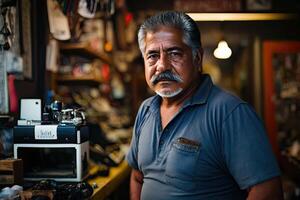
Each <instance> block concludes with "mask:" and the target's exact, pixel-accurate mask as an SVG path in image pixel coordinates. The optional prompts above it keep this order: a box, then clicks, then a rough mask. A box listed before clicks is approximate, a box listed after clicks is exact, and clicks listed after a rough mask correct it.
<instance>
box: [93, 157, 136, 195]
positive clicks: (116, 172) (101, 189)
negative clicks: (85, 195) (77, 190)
mask: <svg viewBox="0 0 300 200" xmlns="http://www.w3.org/2000/svg"><path fill="white" fill-rule="evenodd" d="M130 172H131V168H130V167H129V165H128V163H127V162H126V161H125V160H124V161H123V162H122V163H121V164H120V165H118V166H117V167H111V168H110V172H109V176H107V177H100V176H99V177H96V178H93V179H90V180H89V181H88V183H89V184H90V185H95V184H97V186H98V187H97V188H95V189H94V193H93V195H92V198H91V199H95V200H104V199H106V198H107V197H108V196H110V195H111V194H112V193H113V192H114V191H115V190H116V189H117V188H118V187H119V186H120V184H122V182H124V180H125V179H126V178H128V177H129V175H130ZM125 184H128V183H125Z"/></svg>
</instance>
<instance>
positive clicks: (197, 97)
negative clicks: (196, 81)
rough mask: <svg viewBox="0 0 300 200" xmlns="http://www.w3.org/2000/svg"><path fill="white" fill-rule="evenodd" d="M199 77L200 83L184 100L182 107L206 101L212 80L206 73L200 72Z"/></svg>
mask: <svg viewBox="0 0 300 200" xmlns="http://www.w3.org/2000/svg"><path fill="white" fill-rule="evenodd" d="M201 79H202V80H201V83H200V85H199V86H198V88H197V90H196V92H195V93H194V95H192V96H191V97H190V98H189V99H187V100H186V101H185V103H184V105H183V107H186V106H189V105H195V104H205V103H206V102H207V99H208V96H209V93H210V91H211V88H212V86H213V82H212V80H211V78H210V76H209V75H208V74H202V75H201Z"/></svg>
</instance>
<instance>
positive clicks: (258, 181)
mask: <svg viewBox="0 0 300 200" xmlns="http://www.w3.org/2000/svg"><path fill="white" fill-rule="evenodd" d="M280 175H281V174H280V172H273V173H270V174H268V175H265V176H261V177H259V178H257V179H255V180H252V181H249V182H248V183H245V184H242V185H240V189H242V190H245V189H247V188H249V187H251V186H254V185H257V184H259V183H263V182H265V181H268V180H270V179H272V178H275V177H280Z"/></svg>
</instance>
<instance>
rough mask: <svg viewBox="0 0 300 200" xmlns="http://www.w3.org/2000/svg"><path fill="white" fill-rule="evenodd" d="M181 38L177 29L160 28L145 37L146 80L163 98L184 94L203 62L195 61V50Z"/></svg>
mask: <svg viewBox="0 0 300 200" xmlns="http://www.w3.org/2000/svg"><path fill="white" fill-rule="evenodd" d="M182 36H183V35H182V33H181V31H180V30H178V29H176V28H172V27H161V28H159V29H158V30H156V31H155V32H149V33H147V34H146V37H145V51H144V61H145V77H146V81H147V83H148V85H149V87H150V88H151V89H152V90H153V91H155V92H156V93H157V94H159V95H160V96H162V97H174V96H176V95H177V94H179V93H181V91H184V90H185V89H187V88H188V87H189V86H190V84H191V83H192V82H193V81H194V80H195V78H196V77H197V75H198V66H199V64H200V63H199V60H200V59H197V61H194V59H193V55H192V49H191V48H190V47H189V46H187V45H186V44H185V43H184V42H183V37H182ZM198 56H199V55H198ZM200 56H201V55H200ZM164 74H166V76H161V75H164Z"/></svg>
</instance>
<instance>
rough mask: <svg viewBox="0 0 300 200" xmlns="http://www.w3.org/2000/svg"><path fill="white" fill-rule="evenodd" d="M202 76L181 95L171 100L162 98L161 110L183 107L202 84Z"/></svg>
mask: <svg viewBox="0 0 300 200" xmlns="http://www.w3.org/2000/svg"><path fill="white" fill-rule="evenodd" d="M201 79H202V76H201V75H198V76H197V78H195V79H194V81H193V82H192V83H191V85H190V86H189V87H188V88H186V89H185V90H183V91H182V92H181V93H180V94H178V95H176V96H175V97H171V98H162V101H161V108H171V107H177V108H178V109H179V108H180V107H181V106H182V105H183V103H184V101H185V100H187V99H188V98H190V97H191V96H192V95H193V94H194V93H195V91H196V90H197V88H198V86H199V84H200V83H201Z"/></svg>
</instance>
